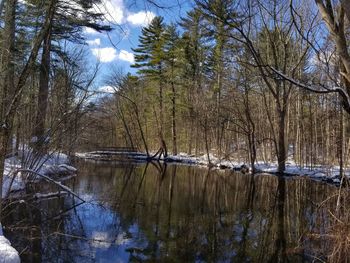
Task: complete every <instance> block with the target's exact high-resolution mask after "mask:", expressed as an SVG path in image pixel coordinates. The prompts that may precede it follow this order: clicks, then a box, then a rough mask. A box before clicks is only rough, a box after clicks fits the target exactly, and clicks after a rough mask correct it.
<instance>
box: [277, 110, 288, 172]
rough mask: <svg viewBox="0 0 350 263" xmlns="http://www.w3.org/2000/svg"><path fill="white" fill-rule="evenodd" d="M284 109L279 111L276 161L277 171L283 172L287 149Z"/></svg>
mask: <svg viewBox="0 0 350 263" xmlns="http://www.w3.org/2000/svg"><path fill="white" fill-rule="evenodd" d="M286 110H287V109H284V110H281V111H279V121H278V123H279V128H278V153H277V161H278V168H277V172H278V173H283V172H284V171H285V170H286V159H287V151H288V139H287V136H286V129H287V116H286Z"/></svg>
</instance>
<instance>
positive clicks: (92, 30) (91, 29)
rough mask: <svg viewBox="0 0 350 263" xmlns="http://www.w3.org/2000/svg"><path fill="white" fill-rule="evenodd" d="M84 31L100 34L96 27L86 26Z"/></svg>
mask: <svg viewBox="0 0 350 263" xmlns="http://www.w3.org/2000/svg"><path fill="white" fill-rule="evenodd" d="M84 33H86V34H89V35H94V34H99V32H97V31H96V30H95V29H93V28H90V27H84Z"/></svg>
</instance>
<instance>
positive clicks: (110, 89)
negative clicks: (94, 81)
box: [98, 86, 116, 93]
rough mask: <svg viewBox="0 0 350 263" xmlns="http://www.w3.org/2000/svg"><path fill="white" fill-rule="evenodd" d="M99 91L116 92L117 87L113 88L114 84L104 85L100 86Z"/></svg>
mask: <svg viewBox="0 0 350 263" xmlns="http://www.w3.org/2000/svg"><path fill="white" fill-rule="evenodd" d="M98 91H99V92H104V93H115V92H116V89H115V88H113V87H112V86H102V87H99V88H98Z"/></svg>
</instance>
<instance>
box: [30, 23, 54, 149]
mask: <svg viewBox="0 0 350 263" xmlns="http://www.w3.org/2000/svg"><path fill="white" fill-rule="evenodd" d="M50 50H51V28H50V29H49V30H48V32H47V34H46V35H45V38H44V43H43V52H42V57H41V64H40V76H39V94H38V104H37V113H36V122H35V123H36V124H35V127H34V134H33V135H34V136H35V137H36V139H37V140H36V143H35V145H34V146H35V147H34V148H35V150H37V151H42V150H44V149H43V145H44V144H45V120H46V115H47V104H48V97H49V77H50V75H49V74H50Z"/></svg>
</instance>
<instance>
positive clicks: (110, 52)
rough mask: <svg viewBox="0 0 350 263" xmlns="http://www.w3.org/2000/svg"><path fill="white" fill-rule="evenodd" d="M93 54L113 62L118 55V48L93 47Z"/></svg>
mask: <svg viewBox="0 0 350 263" xmlns="http://www.w3.org/2000/svg"><path fill="white" fill-rule="evenodd" d="M91 52H92V54H93V55H94V56H95V57H96V58H97V59H98V60H99V61H101V62H103V63H108V62H112V61H113V60H115V59H116V58H117V57H118V54H117V50H116V49H115V48H112V47H104V48H92V49H91Z"/></svg>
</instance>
